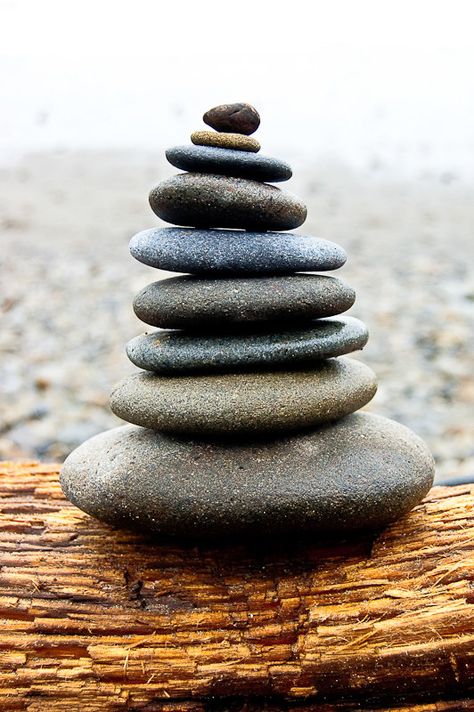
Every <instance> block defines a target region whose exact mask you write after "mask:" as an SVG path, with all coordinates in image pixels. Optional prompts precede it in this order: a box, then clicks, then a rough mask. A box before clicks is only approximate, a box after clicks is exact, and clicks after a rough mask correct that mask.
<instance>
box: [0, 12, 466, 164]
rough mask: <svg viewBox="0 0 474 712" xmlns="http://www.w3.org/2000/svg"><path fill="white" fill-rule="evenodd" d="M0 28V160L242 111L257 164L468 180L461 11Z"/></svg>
mask: <svg viewBox="0 0 474 712" xmlns="http://www.w3.org/2000/svg"><path fill="white" fill-rule="evenodd" d="M0 14H1V17H0V85H1V92H2V107H1V111H0V136H1V139H0V156H1V157H2V158H3V159H5V158H7V157H12V156H17V155H20V154H22V153H24V152H27V151H30V150H44V149H46V150H49V149H51V148H52V149H76V148H99V149H103V148H116V147H118V148H144V149H149V150H161V149H162V148H164V147H166V146H169V145H173V144H176V143H186V142H187V141H188V140H189V134H190V132H191V131H192V130H195V129H198V128H201V116H202V113H203V111H205V110H206V109H207V108H209V107H210V106H212V105H215V104H217V103H222V102H229V101H242V100H243V101H250V102H252V103H254V104H255V105H256V107H257V108H258V109H259V111H260V113H261V115H262V126H261V129H260V130H259V138H260V140H261V143H262V146H263V150H265V152H268V153H275V152H276V153H279V154H280V155H284V154H286V155H288V156H289V157H290V158H293V157H294V156H295V155H300V157H301V158H304V157H310V158H311V159H315V158H317V157H320V156H322V155H325V156H326V155H329V156H332V157H336V158H337V159H339V160H342V161H345V162H347V163H349V164H354V165H356V166H362V167H365V166H367V165H368V164H369V163H370V162H373V161H374V160H381V161H383V162H384V164H386V165H387V166H388V167H389V168H391V169H393V170H395V171H397V170H398V171H415V172H416V171H419V170H422V169H425V168H428V169H430V168H432V169H433V170H455V171H461V172H463V173H464V175H466V176H467V175H468V176H470V177H474V167H473V165H472V164H473V156H474V71H473V70H474V43H473V40H472V31H473V29H472V28H473V26H474V22H473V20H474V3H472V2H470V0H451V1H447V0H443V1H438V2H437V1H436V0H397V1H391V0H384V1H382V2H381V1H380V0H357V1H354V0H325V1H317V0H312V1H309V2H306V1H302V0H287V1H286V2H279V1H278V0H252V1H251V2H249V0H240V2H238V3H224V2H222V1H220V2H219V1H217V0H200V1H199V2H192V1H186V2H185V1H182V0H181V1H180V0H174V1H173V2H166V1H164V0H159V1H158V0H134V1H133V2H132V1H130V2H120V0H82V1H81V2H80V3H70V2H67V1H65V0H41V1H39V0H0ZM290 154H291V155H290Z"/></svg>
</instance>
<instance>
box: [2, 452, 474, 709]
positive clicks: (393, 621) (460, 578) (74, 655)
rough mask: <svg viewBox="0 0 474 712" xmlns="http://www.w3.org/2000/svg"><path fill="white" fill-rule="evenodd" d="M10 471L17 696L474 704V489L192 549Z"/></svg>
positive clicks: (23, 702)
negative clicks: (121, 526) (302, 531)
mask: <svg viewBox="0 0 474 712" xmlns="http://www.w3.org/2000/svg"><path fill="white" fill-rule="evenodd" d="M58 470H59V466H58V465H38V464H34V463H29V464H28V463H26V464H8V463H6V464H3V465H1V466H0V496H1V501H0V550H1V553H0V609H1V610H0V619H1V634H0V709H1V710H2V711H3V710H28V711H29V712H39V711H40V710H41V711H42V712H43V711H44V710H46V711H49V710H52V711H56V710H65V709H68V710H76V709H77V710H91V711H95V710H97V711H98V710H117V711H119V710H143V711H145V710H146V711H151V710H160V711H163V712H166V711H167V710H169V712H177V711H178V710H183V712H203V711H204V710H219V711H223V710H247V711H249V710H263V709H265V710H280V709H288V710H294V711H295V712H297V711H298V710H305V711H307V710H321V711H322V712H329V711H330V710H340V709H345V710H352V709H364V710H372V709H374V710H375V709H377V710H380V709H383V710H389V709H390V710H393V712H395V710H408V709H410V710H417V711H418V712H425V711H426V712H431V711H433V712H435V711H437V712H440V711H442V710H443V711H444V710H455V709H460V710H461V709H474V706H471V705H472V704H473V703H472V699H471V694H470V692H471V691H474V586H473V581H474V554H473V551H474V509H473V505H474V488H472V487H471V486H469V485H466V486H460V487H451V488H447V487H446V488H441V487H438V488H434V489H433V490H432V491H431V492H430V493H429V494H428V496H427V497H426V499H425V500H424V502H423V503H422V504H421V505H419V506H418V507H417V508H416V509H415V510H414V511H413V512H411V513H410V515H408V516H407V517H405V518H404V519H403V520H401V521H399V522H397V523H395V524H393V525H392V526H391V527H389V528H388V529H386V530H385V531H384V532H382V533H379V534H365V535H357V536H355V535H354V536H352V537H350V539H349V540H348V541H340V542H335V541H332V542H325V543H324V542H322V543H319V545H318V544H315V543H312V542H300V543H294V544H289V543H287V544H286V545H283V544H282V543H280V544H276V543H274V546H273V548H268V547H267V548H265V546H264V545H263V544H261V543H258V542H256V543H253V545H250V544H248V545H244V544H240V545H226V546H224V545H222V546H221V547H219V548H211V547H209V546H195V547H192V546H179V545H177V544H176V543H171V544H170V543H164V542H161V543H157V542H153V541H151V540H150V539H147V538H145V537H143V536H141V535H139V534H136V533H130V532H127V531H118V530H113V529H111V528H110V527H107V526H106V525H102V524H100V523H99V522H97V521H95V520H93V519H91V518H90V517H89V516H87V515H86V514H84V513H82V512H81V511H79V510H78V509H76V508H75V507H73V506H72V505H71V504H70V503H69V502H67V501H66V500H65V499H64V497H63V495H62V492H61V490H60V487H59V484H58Z"/></svg>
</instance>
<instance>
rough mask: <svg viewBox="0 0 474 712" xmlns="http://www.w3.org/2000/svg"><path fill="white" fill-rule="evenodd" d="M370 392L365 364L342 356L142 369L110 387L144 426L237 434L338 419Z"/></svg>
mask: <svg viewBox="0 0 474 712" xmlns="http://www.w3.org/2000/svg"><path fill="white" fill-rule="evenodd" d="M376 390H377V385H376V380H375V375H374V373H373V372H372V371H371V369H370V368H369V367H368V366H365V365H364V364H363V363H360V362H359V361H356V360H355V359H350V358H346V357H344V356H341V357H340V358H337V359H336V358H334V359H329V360H327V361H322V362H320V363H319V364H318V366H317V367H313V368H312V369H311V370H308V369H306V370H304V371H296V370H294V371H271V372H264V371H262V372H255V373H254V372H252V373H226V374H218V375H214V374H213V375H191V376H187V375H186V376H179V377H173V376H160V375H158V374H155V373H149V372H146V373H145V372H142V373H138V374H134V375H132V376H129V377H128V378H125V379H124V380H122V381H120V383H118V384H117V385H116V386H115V388H114V389H113V390H112V393H111V396H110V407H111V408H112V410H113V412H114V413H115V415H118V417H119V418H123V419H124V420H126V421H128V422H129V423H134V424H135V425H142V426H143V427H145V428H153V429H155V430H162V431H163V432H176V433H187V434H202V435H203V434H220V435H230V436H232V437H235V436H236V434H238V433H268V432H277V431H280V432H281V431H290V430H296V429H298V428H308V427H311V426H314V425H316V424H319V423H324V422H328V421H331V420H336V419H337V418H341V417H342V416H344V415H347V414H349V413H353V412H354V411H356V410H358V409H359V408H362V406H364V405H365V404H366V403H368V402H369V401H370V400H371V399H372V398H373V396H374V395H375V391H376Z"/></svg>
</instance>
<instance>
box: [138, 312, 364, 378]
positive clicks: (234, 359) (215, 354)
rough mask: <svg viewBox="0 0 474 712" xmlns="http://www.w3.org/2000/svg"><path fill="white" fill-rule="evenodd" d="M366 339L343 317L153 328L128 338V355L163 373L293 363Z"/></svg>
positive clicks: (353, 321)
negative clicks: (201, 328) (257, 325)
mask: <svg viewBox="0 0 474 712" xmlns="http://www.w3.org/2000/svg"><path fill="white" fill-rule="evenodd" d="M367 339H368V332H367V327H366V326H365V324H364V323H363V322H362V321H359V319H354V318H353V317H350V316H347V317H332V318H330V319H319V320H317V321H314V322H310V324H309V325H308V326H305V327H300V328H293V329H288V330H286V331H278V332H275V331H273V330H268V331H262V330H259V331H258V332H254V331H250V332H249V331H245V332H242V333H239V332H237V333H230V334H225V333H224V334H223V333H221V332H220V331H219V332H217V333H215V334H206V333H204V334H200V333H195V334H189V333H188V332H184V331H156V332H154V333H151V334H143V335H141V336H137V337H136V338H134V339H132V340H131V341H129V342H128V344H127V354H128V357H129V359H130V360H131V361H132V362H133V363H134V364H135V365H136V366H138V367H139V368H144V369H146V370H149V371H155V372H157V373H163V374H173V373H182V372H192V371H206V372H212V371H215V372H219V371H232V370H235V371H242V370H247V369H258V370H261V369H262V370H263V369H275V368H279V367H284V366H288V367H295V368H296V367H297V366H299V365H302V364H303V365H304V364H306V365H308V364H311V363H314V362H317V361H320V360H321V359H327V358H331V357H332V356H340V355H342V354H347V353H350V352H351V351H356V350H358V349H362V348H363V347H364V346H365V344H366V343H367Z"/></svg>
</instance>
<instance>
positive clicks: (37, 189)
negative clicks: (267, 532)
mask: <svg viewBox="0 0 474 712" xmlns="http://www.w3.org/2000/svg"><path fill="white" fill-rule="evenodd" d="M0 14H1V17H0V86H1V96H2V107H1V112H0V194H1V196H2V198H1V201H0V230H1V240H2V250H1V253H0V255H1V258H0V259H1V266H2V275H3V277H2V280H1V286H0V290H1V293H0V309H1V315H2V328H1V330H0V353H1V364H0V388H1V394H2V395H1V397H2V402H1V407H2V412H1V418H0V459H16V458H23V459H34V458H40V459H42V460H52V459H54V460H56V459H62V458H64V457H65V456H66V455H67V454H68V453H69V452H70V451H71V450H72V449H73V448H74V447H75V446H77V445H78V444H79V443H81V442H82V441H83V440H85V439H86V438H87V437H89V436H91V435H93V434H95V433H97V432H99V431H100V430H103V429H105V428H108V427H112V426H114V425H116V424H117V423H118V420H117V419H116V418H115V417H114V416H113V415H112V414H111V412H110V411H109V410H108V406H107V401H108V393H109V391H110V389H111V387H112V385H113V383H114V382H115V381H117V380H119V379H120V378H121V377H123V376H124V375H126V374H127V373H128V372H130V371H132V370H133V367H132V365H131V364H130V363H129V362H128V360H127V358H126V356H125V352H124V346H125V343H126V342H127V341H128V340H129V339H130V338H132V337H133V336H135V335H136V334H138V333H140V332H141V331H143V330H144V327H143V325H142V324H141V323H140V322H139V321H138V320H137V319H136V317H135V316H134V315H133V312H132V308H131V302H132V298H133V295H134V293H135V292H136V291H138V290H139V289H140V288H141V287H143V286H144V285H146V284H147V283H149V282H151V281H153V280H154V279H156V278H157V273H156V271H154V270H152V269H151V268H148V267H145V266H143V265H140V264H139V263H138V262H136V261H135V260H133V259H132V258H131V257H130V255H129V253H128V241H129V239H130V237H131V236H132V235H133V234H134V233H135V232H138V231H139V230H141V229H144V228H147V227H152V226H154V225H158V224H159V222H160V221H159V220H158V219H157V218H156V217H155V216H154V215H153V213H152V212H151V210H150V208H149V207H148V198H147V196H148V192H149V190H150V189H151V188H152V187H153V185H154V184H155V183H156V182H157V181H159V180H160V179H161V178H163V177H165V176H168V175H171V174H172V173H174V172H176V169H174V168H173V167H171V166H170V165H168V164H167V163H166V161H165V158H164V149H165V148H166V147H168V146H172V145H175V144H182V143H187V142H189V136H190V134H191V132H192V131H194V130H196V129H199V128H204V126H203V124H202V119H201V117H202V114H203V113H204V111H206V110H207V109H208V108H210V107H211V106H214V105H216V104H220V103H227V102H234V101H248V102H250V103H252V104H254V105H255V106H256V107H257V109H258V110H259V112H260V114H261V117H262V123H261V127H260V129H259V131H258V133H257V138H258V139H259V140H260V142H261V143H262V152H263V153H266V154H270V155H275V156H278V157H281V158H283V159H285V160H287V161H289V162H290V163H291V164H292V166H293V172H294V177H293V179H292V180H291V181H290V182H289V183H288V184H286V185H287V186H288V189H289V190H291V191H292V192H294V193H297V194H298V195H300V196H301V197H303V198H304V199H305V201H306V202H307V205H308V211H309V217H308V220H307V222H306V223H305V225H304V227H303V228H302V229H301V231H302V232H307V233H312V234H315V235H318V236H320V237H324V238H327V239H330V240H334V241H336V242H338V243H340V244H341V245H343V246H344V248H345V249H346V251H347V252H348V253H349V260H348V262H347V264H346V265H345V266H344V268H343V270H342V271H341V273H340V275H341V276H342V277H343V278H344V279H345V280H346V281H347V282H349V283H350V284H351V285H352V286H354V287H355V289H356V291H357V295H358V298H357V301H356V304H355V305H354V307H353V308H352V309H351V314H352V315H354V316H357V317H359V318H361V319H363V320H364V321H365V322H366V323H367V324H368V327H369V331H370V340H369V344H368V345H367V347H366V349H364V352H363V353H362V354H358V355H357V357H358V358H362V359H363V360H364V361H365V362H366V363H367V364H369V365H370V366H371V367H372V368H373V369H374V370H375V371H376V373H377V375H378V377H379V383H380V385H379V391H378V394H377V396H376V397H375V399H374V401H373V402H372V403H371V404H370V405H369V407H368V409H369V410H371V411H374V412H377V413H380V414H383V415H386V416H389V417H392V418H395V419H397V420H399V421H401V422H402V423H404V424H406V425H408V426H409V427H411V428H413V429H414V430H415V431H416V432H417V433H418V434H420V435H421V436H422V437H423V438H425V440H426V441H427V442H428V444H429V446H430V447H431V449H432V451H433V453H434V455H435V458H436V461H437V467H438V475H439V476H440V477H443V478H444V477H448V476H450V477H451V476H456V475H459V474H463V473H467V474H469V473H471V472H472V473H473V474H474V437H473V436H474V424H473V419H472V413H473V405H474V381H473V378H472V372H473V359H472V354H473V340H474V336H473V334H474V329H473V326H474V283H473V271H472V258H473V252H474V239H473V236H474V72H473V66H474V45H473V42H472V26H473V20H474V7H473V6H472V3H470V2H469V1H467V0H466V1H462V0H451V1H450V2H447V1H442V2H436V1H433V0H432V1H431V2H430V1H428V0H426V1H425V0H418V1H415V2H413V0H411V1H410V2H408V1H404V0H398V2H385V3H380V2H376V1H375V0H374V1H369V0H359V2H357V3H354V2H351V0H333V1H332V2H330V3H329V2H319V1H313V2H311V3H309V2H305V1H303V0H292V2H278V1H277V0H260V2H258V3H256V2H249V1H248V0H241V2H239V3H238V4H236V5H232V6H229V5H225V4H224V3H222V2H217V1H215V0H201V2H200V3H191V2H184V1H180V0H176V2H174V3H164V2H163V3H158V2H153V1H152V0H134V2H133V3H132V2H120V1H117V0H115V2H112V1H111V0H101V2H91V1H90V0H83V2H81V3H65V2H62V1H61V0H42V2H41V3H38V2H37V0H23V1H21V0H20V1H18V0H11V1H8V0H3V1H2V0H0ZM284 187H286V186H284Z"/></svg>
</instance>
